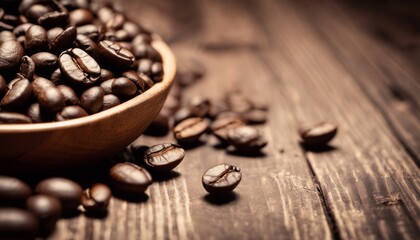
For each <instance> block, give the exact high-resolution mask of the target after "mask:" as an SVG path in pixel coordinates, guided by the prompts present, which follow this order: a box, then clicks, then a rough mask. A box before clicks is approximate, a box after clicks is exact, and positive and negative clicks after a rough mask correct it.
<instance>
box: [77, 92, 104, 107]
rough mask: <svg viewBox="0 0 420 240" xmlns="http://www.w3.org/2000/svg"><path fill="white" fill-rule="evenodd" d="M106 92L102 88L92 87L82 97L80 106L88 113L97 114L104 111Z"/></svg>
mask: <svg viewBox="0 0 420 240" xmlns="http://www.w3.org/2000/svg"><path fill="white" fill-rule="evenodd" d="M104 95H105V92H104V90H103V89H102V88H101V87H91V88H89V89H88V90H86V91H84V92H83V94H82V96H80V106H81V107H83V108H84V109H85V110H86V111H87V112H88V113H90V114H93V113H97V112H99V111H100V110H101V109H102V105H103V101H104Z"/></svg>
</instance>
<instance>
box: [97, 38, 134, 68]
mask: <svg viewBox="0 0 420 240" xmlns="http://www.w3.org/2000/svg"><path fill="white" fill-rule="evenodd" d="M98 49H99V52H100V55H101V56H103V57H104V58H105V60H107V61H109V62H110V63H112V65H113V66H116V67H120V68H129V67H131V65H133V63H134V59H135V58H134V55H133V54H132V53H131V52H130V51H129V50H127V49H125V48H122V47H121V46H120V45H118V44H117V43H114V42H111V41H108V40H105V41H101V42H100V43H99V45H98Z"/></svg>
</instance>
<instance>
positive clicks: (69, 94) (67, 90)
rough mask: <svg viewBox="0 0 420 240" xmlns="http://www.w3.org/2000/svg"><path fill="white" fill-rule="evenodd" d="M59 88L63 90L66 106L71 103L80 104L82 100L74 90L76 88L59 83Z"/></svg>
mask: <svg viewBox="0 0 420 240" xmlns="http://www.w3.org/2000/svg"><path fill="white" fill-rule="evenodd" d="M57 89H58V90H59V91H60V92H61V94H62V95H63V97H64V104H65V105H66V106H70V105H79V104H80V100H79V98H78V97H77V95H76V93H75V92H74V90H73V89H72V88H71V87H69V86H66V85H59V86H57Z"/></svg>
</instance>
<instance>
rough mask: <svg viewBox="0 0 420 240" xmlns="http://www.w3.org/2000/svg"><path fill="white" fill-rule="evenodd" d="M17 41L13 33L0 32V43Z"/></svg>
mask: <svg viewBox="0 0 420 240" xmlns="http://www.w3.org/2000/svg"><path fill="white" fill-rule="evenodd" d="M8 41H16V36H15V35H14V34H13V32H11V31H1V32H0V42H2V43H3V42H8Z"/></svg>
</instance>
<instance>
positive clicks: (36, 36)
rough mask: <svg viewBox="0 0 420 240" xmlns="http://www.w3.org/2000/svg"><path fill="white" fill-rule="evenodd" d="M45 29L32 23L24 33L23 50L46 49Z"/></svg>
mask: <svg viewBox="0 0 420 240" xmlns="http://www.w3.org/2000/svg"><path fill="white" fill-rule="evenodd" d="M47 45H48V43H47V31H46V30H45V29H44V28H43V27H41V26H39V25H32V26H31V27H29V28H28V30H27V31H26V34H25V50H26V51H27V52H31V53H34V52H40V51H43V50H45V49H47Z"/></svg>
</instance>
